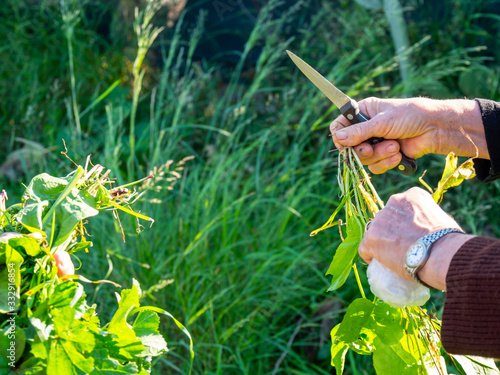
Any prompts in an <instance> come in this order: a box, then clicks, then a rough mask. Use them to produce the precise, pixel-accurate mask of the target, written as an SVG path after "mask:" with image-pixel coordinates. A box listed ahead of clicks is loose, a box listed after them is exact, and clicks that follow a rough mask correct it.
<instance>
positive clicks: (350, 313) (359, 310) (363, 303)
mask: <svg viewBox="0 0 500 375" xmlns="http://www.w3.org/2000/svg"><path fill="white" fill-rule="evenodd" d="M374 308H375V305H374V304H373V302H372V301H370V300H368V299H366V298H358V299H356V300H354V301H353V302H352V303H351V304H350V305H349V307H348V308H347V311H346V313H345V315H344V319H343V320H342V323H340V327H339V329H338V331H337V339H338V340H341V341H344V342H346V343H350V342H353V341H356V340H357V339H358V337H359V335H360V333H361V330H362V328H363V327H365V326H366V325H367V323H368V321H369V319H370V317H371V314H372V311H373V309H374Z"/></svg>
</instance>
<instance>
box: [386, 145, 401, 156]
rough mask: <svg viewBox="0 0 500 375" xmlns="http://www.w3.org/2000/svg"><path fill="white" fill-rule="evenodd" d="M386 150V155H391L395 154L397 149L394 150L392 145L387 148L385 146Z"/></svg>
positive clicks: (394, 147)
mask: <svg viewBox="0 0 500 375" xmlns="http://www.w3.org/2000/svg"><path fill="white" fill-rule="evenodd" d="M386 150H387V152H388V153H390V154H393V153H395V152H396V151H397V150H398V149H397V148H396V146H394V145H389V146H387V148H386Z"/></svg>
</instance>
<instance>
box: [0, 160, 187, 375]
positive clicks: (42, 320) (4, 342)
mask: <svg viewBox="0 0 500 375" xmlns="http://www.w3.org/2000/svg"><path fill="white" fill-rule="evenodd" d="M89 165H90V159H87V164H86V167H85V168H83V167H81V166H78V167H77V169H76V170H75V171H74V172H72V173H70V174H69V175H68V176H65V177H53V176H50V175H49V174H46V173H43V174H41V175H38V176H35V177H34V178H33V179H32V180H31V182H30V184H29V185H28V186H27V188H26V190H25V192H24V195H23V198H22V202H21V203H17V204H14V205H12V206H10V207H6V206H5V198H6V193H5V192H4V193H2V197H1V199H2V201H1V203H2V205H1V206H0V231H1V233H3V235H2V236H0V262H1V264H0V270H1V271H0V277H1V279H0V284H1V286H2V288H1V290H0V294H1V299H0V313H1V315H0V328H1V329H2V333H1V334H0V341H1V348H0V350H1V354H0V373H2V374H8V373H23V374H47V375H52V374H53V375H56V374H57V375H61V374H76V373H85V374H93V375H97V374H109V373H121V374H144V375H145V374H149V373H151V368H152V359H153V358H154V357H157V356H160V355H162V354H163V353H165V352H167V351H168V349H167V343H166V341H165V339H164V337H163V335H162V334H161V333H160V332H159V324H160V319H159V316H160V315H166V316H168V317H170V318H171V319H173V320H174V322H175V324H176V325H177V326H178V327H179V328H180V329H181V330H182V331H184V333H185V334H186V335H187V336H188V337H189V340H190V342H191V346H190V352H191V365H192V362H193V358H194V352H193V343H192V340H191V336H190V334H189V332H188V331H187V330H186V328H184V326H183V325H182V324H181V323H180V322H179V321H177V320H176V319H175V318H174V317H173V316H172V315H171V314H170V313H168V312H167V311H165V310H163V309H161V308H158V307H153V306H141V303H140V299H141V297H142V291H141V287H140V285H139V282H138V281H137V280H135V279H134V280H133V281H132V286H131V288H130V289H123V290H121V293H120V295H118V294H117V295H116V297H117V303H118V307H117V309H116V311H115V313H114V314H113V315H112V317H111V319H110V321H109V322H108V323H106V324H103V322H101V319H100V318H99V317H98V316H97V313H96V310H97V306H96V305H95V304H94V305H89V303H88V301H87V296H86V294H85V291H84V287H83V285H82V284H81V282H86V283H88V282H91V283H92V281H89V280H88V279H87V278H85V277H83V276H81V275H74V274H72V273H74V272H70V273H69V274H68V273H67V272H64V267H65V266H67V263H68V262H71V261H70V260H69V254H71V255H72V256H73V257H76V254H77V253H78V252H80V251H85V252H87V251H88V249H89V248H90V247H91V246H92V242H89V241H88V240H87V238H86V237H87V236H88V234H87V232H86V229H85V223H86V220H87V219H88V218H90V217H93V216H96V215H98V214H99V213H100V212H101V211H103V210H112V211H113V212H114V215H115V217H116V219H118V213H119V212H122V213H123V212H125V213H127V214H130V215H133V216H135V217H137V219H143V220H147V221H150V222H151V223H152V222H153V220H152V219H151V218H149V217H148V216H145V215H143V214H140V213H138V212H134V211H133V210H132V209H131V208H130V204H131V203H132V202H133V201H134V200H136V199H137V198H138V196H139V193H137V192H136V191H135V190H134V191H131V190H129V189H128V187H129V186H130V185H133V184H136V183H139V182H142V181H144V180H147V179H149V178H152V177H153V176H148V177H146V178H145V179H143V180H139V181H137V182H135V183H133V184H127V185H123V186H118V187H112V186H111V185H112V184H113V181H112V180H111V179H110V178H109V173H110V171H109V170H108V171H106V170H105V168H104V167H103V166H101V165H98V164H97V165H95V166H93V167H91V168H90V166H89ZM65 263H66V264H65ZM104 282H107V283H112V284H114V285H115V286H116V287H118V288H120V286H119V285H117V284H116V283H113V282H111V281H107V280H101V281H95V282H93V283H104ZM13 336H14V337H15V342H14V341H13V339H14V337H13ZM12 346H13V347H14V348H15V354H12V353H10V352H9V348H11V347H12ZM9 353H10V354H9Z"/></svg>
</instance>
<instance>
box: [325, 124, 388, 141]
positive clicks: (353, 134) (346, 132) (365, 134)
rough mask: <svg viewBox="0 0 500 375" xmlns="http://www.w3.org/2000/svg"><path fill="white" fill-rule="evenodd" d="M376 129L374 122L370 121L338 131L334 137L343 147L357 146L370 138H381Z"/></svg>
mask: <svg viewBox="0 0 500 375" xmlns="http://www.w3.org/2000/svg"><path fill="white" fill-rule="evenodd" d="M375 129H376V128H375V127H374V126H373V121H372V120H368V121H366V122H360V123H357V124H354V125H351V126H348V127H345V128H343V129H340V130H337V131H336V132H335V134H334V135H333V136H334V138H335V139H336V140H337V142H338V143H339V144H341V145H343V146H357V145H359V144H360V143H362V142H363V141H366V140H367V139H369V138H372V137H381V135H380V134H376V131H375Z"/></svg>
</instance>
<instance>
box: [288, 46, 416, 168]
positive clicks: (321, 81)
mask: <svg viewBox="0 0 500 375" xmlns="http://www.w3.org/2000/svg"><path fill="white" fill-rule="evenodd" d="M286 52H287V53H288V56H290V58H291V59H292V61H293V62H294V63H295V65H297V67H298V68H299V69H300V70H301V71H302V73H304V75H305V76H306V77H307V78H309V80H310V81H311V82H312V83H314V85H315V86H316V87H317V88H318V89H320V90H321V92H322V93H323V94H325V95H326V96H327V97H328V99H330V100H331V102H332V103H333V104H335V105H336V106H337V107H338V108H339V109H340V112H342V114H343V115H344V116H345V117H346V118H347V119H348V120H349V122H350V123H351V124H357V123H359V122H365V121H368V120H369V118H368V117H367V116H366V115H364V114H363V113H361V112H360V110H359V107H358V102H356V101H355V100H354V99H351V98H350V97H349V96H347V95H346V94H344V93H343V92H342V91H340V90H339V89H338V88H336V87H335V86H334V85H333V84H332V83H331V82H330V81H328V80H327V79H326V78H325V77H323V76H322V75H321V74H319V73H318V72H317V71H316V70H314V68H312V67H311V66H310V65H309V64H307V63H306V62H305V61H304V60H302V59H301V58H300V57H298V56H297V55H295V54H294V53H292V52H290V51H288V50H287V51H286ZM384 140H385V139H384V138H370V139H368V140H367V142H368V143H369V144H371V145H375V144H377V143H380V142H382V141H384ZM401 155H402V156H403V157H402V158H401V162H400V163H399V165H398V171H400V172H401V173H402V174H404V175H405V176H409V175H411V174H413V173H414V172H415V171H416V170H417V162H416V161H415V159H411V158H409V157H408V156H406V155H405V154H403V152H401Z"/></svg>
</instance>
